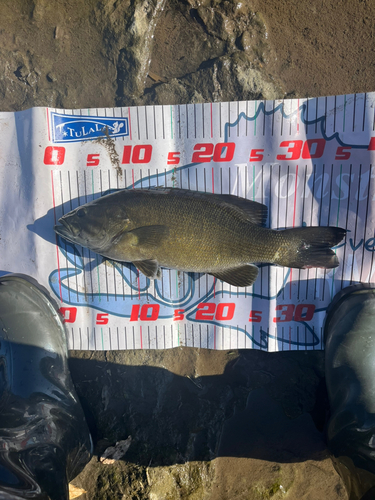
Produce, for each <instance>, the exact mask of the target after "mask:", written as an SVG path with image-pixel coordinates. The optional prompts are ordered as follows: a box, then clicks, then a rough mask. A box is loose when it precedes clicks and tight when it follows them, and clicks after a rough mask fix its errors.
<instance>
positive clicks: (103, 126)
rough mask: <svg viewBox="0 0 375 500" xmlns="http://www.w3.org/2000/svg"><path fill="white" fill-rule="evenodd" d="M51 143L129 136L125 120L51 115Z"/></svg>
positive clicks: (126, 120)
mask: <svg viewBox="0 0 375 500" xmlns="http://www.w3.org/2000/svg"><path fill="white" fill-rule="evenodd" d="M51 122H52V141H53V142H55V143H59V142H60V143H61V142H76V141H87V140H90V139H96V138H98V137H103V136H111V137H122V136H126V135H129V126H128V119H127V118H116V117H114V118H107V117H103V116H71V115H61V114H59V113H51Z"/></svg>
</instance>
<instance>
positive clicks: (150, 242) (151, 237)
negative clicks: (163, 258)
mask: <svg viewBox="0 0 375 500" xmlns="http://www.w3.org/2000/svg"><path fill="white" fill-rule="evenodd" d="M126 234H127V235H128V237H130V238H131V239H132V240H131V241H132V243H131V245H132V246H147V247H157V246H159V245H160V244H161V243H162V241H163V239H164V238H166V237H167V236H168V235H169V229H168V227H167V226H143V227H137V229H133V230H132V231H128V232H127V233H126Z"/></svg>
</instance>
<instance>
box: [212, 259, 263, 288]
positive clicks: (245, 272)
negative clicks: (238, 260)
mask: <svg viewBox="0 0 375 500" xmlns="http://www.w3.org/2000/svg"><path fill="white" fill-rule="evenodd" d="M258 271H259V270H258V268H257V266H254V265H253V264H245V265H244V266H241V267H234V268H230V269H225V270H224V271H220V272H215V273H210V274H212V276H215V278H218V279H219V280H222V281H225V282H226V283H229V284H230V285H233V286H250V285H252V284H253V283H254V281H255V280H256V279H257V276H258Z"/></svg>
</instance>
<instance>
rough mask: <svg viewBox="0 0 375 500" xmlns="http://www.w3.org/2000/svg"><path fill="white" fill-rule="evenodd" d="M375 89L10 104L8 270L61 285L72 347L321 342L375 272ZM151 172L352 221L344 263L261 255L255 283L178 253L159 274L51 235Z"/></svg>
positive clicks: (302, 219)
mask: <svg viewBox="0 0 375 500" xmlns="http://www.w3.org/2000/svg"><path fill="white" fill-rule="evenodd" d="M374 103H375V94H374V93H371V94H357V95H347V96H336V97H322V98H317V99H307V100H306V99H299V100H297V99H293V100H284V101H251V102H231V103H213V104H211V103H204V104H189V105H180V106H147V107H132V108H115V109H82V110H55V109H47V108H33V109H31V110H27V111H22V112H18V113H1V114H0V132H1V134H0V141H1V142H0V158H1V163H0V176H1V177H0V178H1V183H0V188H1V195H2V196H1V206H0V209H1V215H0V238H1V239H0V249H1V252H0V255H1V266H0V270H1V273H2V274H5V273H8V272H17V273H25V274H28V275H31V276H33V277H34V278H36V279H37V280H38V281H39V282H40V283H41V284H42V285H44V286H46V287H47V288H48V289H49V290H50V291H51V294H52V295H53V296H54V297H55V298H56V300H57V301H58V303H59V304H60V306H61V311H62V313H63V315H64V317H65V321H66V325H67V327H68V333H69V348H70V349H91V350H101V349H106V350H117V349H149V348H151V349H164V348H170V347H176V346H194V347H203V348H210V349H236V348H254V349H262V350H268V351H282V350H290V349H293V350H295V349H297V350H306V349H322V348H323V347H324V346H323V339H322V326H323V320H324V316H325V311H326V308H327V307H328V305H329V303H330V302H331V300H332V298H333V296H334V295H335V294H336V293H337V292H338V291H340V290H341V289H342V288H344V287H346V286H348V285H350V284H352V283H357V282H364V283H373V282H374V281H375V267H374V252H375V234H374V197H375V179H374V176H375V171H374V170H373V166H372V163H373V161H374V154H375V132H374V128H375V125H374ZM150 186H168V187H180V188H184V189H191V190H198V191H206V192H210V193H230V194H234V195H237V196H241V197H244V198H247V199H249V200H255V201H257V202H260V203H263V204H265V205H267V207H268V212H269V216H268V221H267V225H268V226H269V227H272V228H280V229H282V228H285V227H298V226H302V225H307V226H319V225H321V226H327V225H331V226H340V227H343V228H347V229H348V233H347V237H346V240H344V241H343V242H341V243H340V244H339V245H338V246H337V248H336V252H337V256H338V258H339V261H340V266H339V267H338V268H336V269H333V270H323V269H309V270H298V269H289V268H283V267H276V266H267V265H264V266H262V267H261V269H260V272H259V276H258V278H257V280H256V282H255V283H254V285H253V286H251V287H247V288H236V287H233V286H230V285H228V284H226V283H223V282H221V281H220V280H217V279H214V278H213V277H212V276H209V275H200V274H192V273H181V272H177V271H175V270H168V269H163V272H162V279H160V280H155V281H154V280H149V279H147V278H145V276H143V275H142V274H141V273H139V272H138V271H137V270H136V269H135V267H134V266H133V265H131V264H126V263H116V262H112V261H109V260H106V259H104V258H102V257H101V256H99V255H97V254H95V253H93V252H92V251H89V250H87V249H85V248H82V247H80V246H75V245H72V244H70V243H68V242H66V241H65V240H63V239H60V238H58V237H56V235H55V233H54V231H53V226H54V224H55V223H56V222H57V220H58V219H59V218H60V217H61V216H62V215H63V214H66V213H67V212H69V211H70V210H72V209H74V208H76V207H77V206H79V205H82V204H84V203H86V202H89V201H91V200H93V199H95V198H98V197H100V196H102V195H104V194H107V193H109V192H111V191H112V190H116V189H123V188H127V189H133V188H134V189H136V188H141V187H142V188H147V187H150Z"/></svg>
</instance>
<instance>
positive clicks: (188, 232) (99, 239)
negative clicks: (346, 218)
mask: <svg viewBox="0 0 375 500" xmlns="http://www.w3.org/2000/svg"><path fill="white" fill-rule="evenodd" d="M266 219H267V207H266V206H265V205H262V204H261V203H257V202H254V201H250V200H246V199H244V198H238V197H236V196H233V195H220V194H211V193H201V192H196V191H189V190H186V189H178V188H150V189H124V190H121V191H117V192H115V193H112V194H109V195H106V196H103V197H102V198H98V199H96V200H94V201H91V202H89V203H87V204H85V205H82V206H80V207H78V208H76V209H75V210H72V211H71V212H69V213H67V214H66V215H64V216H63V217H61V219H59V223H60V224H61V225H56V226H55V227H54V230H55V232H56V233H57V234H58V235H60V236H62V237H63V238H65V239H67V240H68V241H71V242H72V243H76V244H79V245H82V246H83V247H86V248H89V249H90V250H93V251H94V252H96V253H98V254H100V255H102V256H104V257H107V258H109V259H112V260H115V261H120V262H132V263H133V264H134V265H135V266H136V267H137V268H138V269H139V270H140V271H141V272H142V273H143V274H145V275H146V276H147V277H148V278H160V276H161V271H160V268H161V267H166V268H169V269H177V270H179V271H186V272H199V273H208V274H211V275H213V276H215V277H216V278H218V279H220V280H223V281H225V282H226V283H229V284H230V285H233V286H240V287H243V286H250V285H252V284H253V283H254V281H255V280H256V278H257V275H258V267H257V266H256V265H255V264H258V263H268V264H276V265H280V266H286V267H294V268H299V269H307V268H311V267H322V268H334V267H337V266H338V265H339V261H338V258H337V256H336V254H335V252H334V251H333V250H332V247H334V246H335V245H337V244H338V243H339V242H340V241H341V240H342V239H343V238H344V236H345V234H346V230H345V229H342V228H339V227H300V228H292V229H284V230H275V229H268V228H266V227H264V224H265V221H266Z"/></svg>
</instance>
